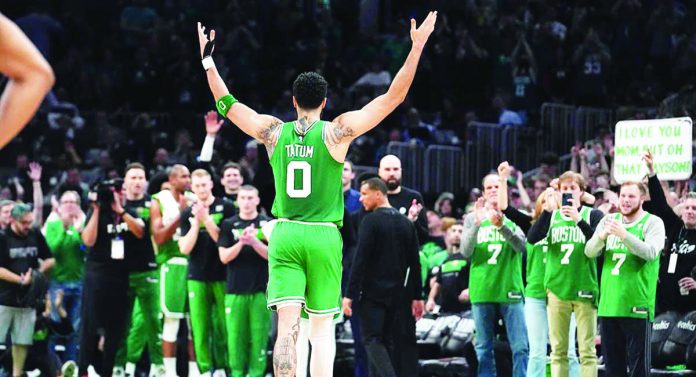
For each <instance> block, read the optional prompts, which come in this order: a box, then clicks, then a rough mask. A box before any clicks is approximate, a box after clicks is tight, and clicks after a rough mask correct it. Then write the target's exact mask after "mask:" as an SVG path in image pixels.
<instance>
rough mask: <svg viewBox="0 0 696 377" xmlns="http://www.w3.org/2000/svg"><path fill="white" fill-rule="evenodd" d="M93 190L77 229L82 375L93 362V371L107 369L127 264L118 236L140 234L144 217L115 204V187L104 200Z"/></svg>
mask: <svg viewBox="0 0 696 377" xmlns="http://www.w3.org/2000/svg"><path fill="white" fill-rule="evenodd" d="M95 194H96V193H92V194H90V196H91V197H90V199H92V201H91V209H90V211H89V213H88V214H87V225H85V229H84V230H83V231H82V242H84V244H85V246H87V248H88V250H87V262H86V264H85V279H84V288H83V296H82V308H83V311H82V323H81V325H82V326H81V329H80V332H81V333H80V356H79V362H78V365H79V368H80V375H86V374H87V367H88V366H90V365H93V366H94V368H95V369H96V371H97V373H98V374H99V375H102V376H105V375H108V374H110V373H111V372H112V369H113V366H114V360H115V358H116V352H117V351H118V347H120V345H121V342H122V341H123V338H124V337H125V335H126V325H127V323H128V315H129V312H128V266H127V265H126V262H125V253H126V252H127V251H126V248H125V244H124V237H125V236H126V234H127V233H129V232H130V233H132V234H133V236H134V237H137V238H142V237H143V235H144V232H145V223H144V222H143V221H142V219H139V218H138V216H137V214H136V213H135V211H134V210H132V209H123V208H122V207H121V205H120V204H119V203H118V200H120V199H119V198H118V194H117V193H116V192H114V193H112V194H111V195H112V196H111V198H110V200H109V198H103V197H97V195H95ZM109 203H110V204H109ZM102 336H103V337H104V347H103V351H102V352H101V354H100V353H99V352H98V350H99V349H98V344H99V342H100V338H101V337H102ZM100 356H101V360H100V359H99V357H100Z"/></svg>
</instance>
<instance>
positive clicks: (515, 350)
mask: <svg viewBox="0 0 696 377" xmlns="http://www.w3.org/2000/svg"><path fill="white" fill-rule="evenodd" d="M496 309H499V310H500V314H502V316H503V322H504V323H505V329H506V330H507V336H508V341H509V342H510V348H511V349H512V375H513V376H514V377H525V376H526V375H527V358H528V355H529V347H528V345H527V326H526V325H525V321H524V304H522V303H521V302H519V303H515V304H497V303H491V304H487V303H486V304H472V305H471V311H472V314H473V316H474V323H475V325H476V340H475V348H476V358H477V359H478V363H479V365H478V376H479V377H494V376H495V375H496V373H495V357H494V355H493V346H494V344H495V322H496Z"/></svg>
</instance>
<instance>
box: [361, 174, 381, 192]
mask: <svg viewBox="0 0 696 377" xmlns="http://www.w3.org/2000/svg"><path fill="white" fill-rule="evenodd" d="M362 185H367V188H368V189H370V190H372V191H379V192H381V193H382V194H384V195H387V184H386V183H384V181H383V180H381V179H380V178H377V177H374V178H370V179H367V180H364V181H362V183H360V186H362Z"/></svg>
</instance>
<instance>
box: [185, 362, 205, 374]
mask: <svg viewBox="0 0 696 377" xmlns="http://www.w3.org/2000/svg"><path fill="white" fill-rule="evenodd" d="M188 372H189V373H188V377H199V376H200V375H201V372H200V371H199V370H198V364H196V362H195V361H189V371H188ZM208 377H210V376H208Z"/></svg>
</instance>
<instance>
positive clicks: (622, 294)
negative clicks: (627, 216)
mask: <svg viewBox="0 0 696 377" xmlns="http://www.w3.org/2000/svg"><path fill="white" fill-rule="evenodd" d="M650 216H651V215H650V214H649V213H646V214H645V215H644V216H643V217H642V218H641V219H640V220H639V221H638V222H636V223H635V224H633V225H632V226H630V227H629V228H626V231H627V232H628V233H630V234H633V235H634V236H636V237H638V238H639V239H640V240H641V241H642V240H645V235H644V234H643V226H645V222H646V221H647V220H648V219H649V218H650ZM621 217H622V216H621V214H618V213H617V214H616V215H615V219H616V220H617V221H622V218H621ZM604 250H605V251H604V267H603V268H602V286H601V287H602V292H601V298H600V300H599V313H598V314H599V315H600V316H602V317H632V318H648V319H649V320H652V319H653V317H654V316H655V291H656V290H657V278H658V273H659V268H660V258H659V256H658V257H657V258H655V259H654V260H652V261H646V260H645V259H643V258H640V257H637V256H635V255H633V254H632V253H631V252H630V251H628V248H627V247H626V245H625V244H624V243H623V242H622V241H621V239H620V238H619V237H616V236H614V235H611V234H610V235H609V237H607V242H606V245H605V247H604Z"/></svg>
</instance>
